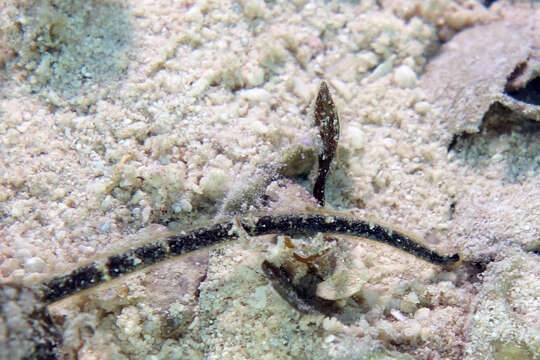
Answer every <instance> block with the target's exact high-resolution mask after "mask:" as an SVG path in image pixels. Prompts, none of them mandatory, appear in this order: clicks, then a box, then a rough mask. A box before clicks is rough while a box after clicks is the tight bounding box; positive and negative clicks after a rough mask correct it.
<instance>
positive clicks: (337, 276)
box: [316, 268, 370, 300]
mask: <svg viewBox="0 0 540 360" xmlns="http://www.w3.org/2000/svg"><path fill="white" fill-rule="evenodd" d="M369 278H370V275H369V271H368V269H366V268H353V269H343V270H338V271H336V272H335V273H334V274H333V275H332V276H330V277H329V278H328V279H326V280H324V281H322V282H321V283H319V284H318V285H317V293H316V294H317V296H318V297H320V298H323V299H326V300H340V299H346V298H348V297H351V296H352V295H354V294H356V293H357V292H358V291H360V290H361V289H362V287H363V286H364V284H365V283H366V282H367V281H368V280H369Z"/></svg>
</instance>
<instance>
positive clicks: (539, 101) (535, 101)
mask: <svg viewBox="0 0 540 360" xmlns="http://www.w3.org/2000/svg"><path fill="white" fill-rule="evenodd" d="M507 94H508V95H510V96H511V97H513V98H514V99H516V100H519V101H523V102H526V103H528V104H532V105H540V77H535V78H534V79H532V80H529V81H528V82H527V85H525V87H523V88H520V89H516V90H512V91H508V92H507Z"/></svg>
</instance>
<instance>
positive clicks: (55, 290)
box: [39, 214, 459, 303]
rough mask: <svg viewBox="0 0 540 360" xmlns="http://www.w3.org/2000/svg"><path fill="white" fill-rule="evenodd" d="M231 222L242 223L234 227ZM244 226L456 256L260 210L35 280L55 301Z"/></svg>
mask: <svg viewBox="0 0 540 360" xmlns="http://www.w3.org/2000/svg"><path fill="white" fill-rule="evenodd" d="M235 224H238V225H239V226H240V227H242V229H238V228H236V226H237V225H235ZM242 230H243V231H245V232H246V233H247V234H249V235H250V236H260V235H267V234H310V233H319V232H320V233H332V234H342V235H350V236H356V237H362V238H367V239H370V240H374V241H378V242H382V243H385V244H387V245H390V246H393V247H395V248H398V249H400V250H403V251H405V252H407V253H409V254H412V255H414V256H416V257H418V258H420V259H423V260H425V261H428V262H430V263H433V264H436V265H449V264H453V263H455V262H457V261H458V260H459V255H458V254H453V255H440V254H438V253H437V252H435V251H433V250H431V249H429V248H427V247H425V246H424V245H422V244H420V243H419V242H417V241H415V240H414V239H413V238H412V237H410V236H408V235H406V234H404V233H402V232H399V231H396V230H393V229H390V228H388V227H385V226H383V225H379V224H376V223H373V222H370V221H365V220H358V219H353V218H349V217H345V216H335V215H322V214H289V215H264V216H258V217H249V218H245V219H240V220H239V221H236V222H233V221H229V222H222V223H218V224H214V225H211V226H208V227H202V228H198V229H196V230H192V231H189V232H181V233H178V234H176V235H173V236H170V237H167V238H164V239H160V240H157V241H153V242H150V243H147V244H144V245H142V246H139V247H136V248H133V249H130V250H127V251H125V252H123V253H120V254H116V255H112V256H109V257H107V258H104V259H100V260H97V261H94V262H92V263H90V264H88V265H85V266H82V267H80V268H78V269H75V270H73V271H72V272H70V273H68V274H66V275H62V276H58V277H55V278H53V279H50V280H47V281H45V282H43V283H42V284H41V285H39V287H40V288H41V291H42V294H43V300H44V302H45V303H53V302H55V301H58V300H61V299H63V298H66V297H68V296H71V295H73V294H75V293H77V292H79V291H82V290H85V289H89V288H92V287H94V286H97V285H99V284H103V283H105V282H107V281H109V280H112V279H115V278H118V277H120V276H123V275H126V274H129V273H132V272H134V271H137V270H140V269H143V268H145V267H147V266H150V265H153V264H156V263H159V262H161V261H164V260H167V259H170V258H173V257H175V256H180V255H183V254H187V253H189V252H192V251H195V250H198V249H202V248H205V247H210V246H213V245H217V244H220V243H223V242H226V241H230V240H234V239H236V238H238V237H239V232H241V231H242Z"/></svg>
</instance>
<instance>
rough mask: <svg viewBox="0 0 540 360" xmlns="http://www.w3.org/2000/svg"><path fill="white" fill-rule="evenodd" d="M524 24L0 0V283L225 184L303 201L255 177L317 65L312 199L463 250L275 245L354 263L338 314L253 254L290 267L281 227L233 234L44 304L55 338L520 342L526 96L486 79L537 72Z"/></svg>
mask: <svg viewBox="0 0 540 360" xmlns="http://www.w3.org/2000/svg"><path fill="white" fill-rule="evenodd" d="M538 24H540V4H537V3H536V4H534V6H531V5H530V4H529V3H527V2H525V3H524V2H519V1H514V4H510V3H508V2H504V1H499V2H496V3H495V4H493V5H492V6H491V7H490V8H486V7H484V6H483V5H482V4H480V3H479V2H475V1H447V0H430V1H417V0H406V1H368V0H366V1H317V0H316V1H307V0H292V1H281V0H278V1H263V0H240V1H237V2H234V1H225V0H224V1H211V0H208V1H194V2H191V1H178V2H170V1H112V0H100V1H98V0H95V1H82V0H81V1H78V0H75V1H60V0H46V1H23V0H21V1H16V0H6V1H3V2H2V4H1V5H0V82H1V88H0V281H2V282H6V281H9V282H17V283H24V284H31V283H34V282H36V281H39V280H40V279H44V278H48V277H50V276H52V275H54V274H59V273H63V272H66V271H69V270H70V269H73V268H74V267H76V266H77V265H78V264H81V263H84V262H86V261H89V260H90V259H92V258H94V257H96V256H102V254H106V253H111V252H115V251H118V250H120V249H124V248H126V247H129V246H130V245H131V244H133V243H135V242H137V241H140V240H148V239H150V238H156V237H159V236H160V235H162V234H164V233H166V232H167V231H169V230H176V229H186V228H194V227H197V226H200V225H206V224H209V223H211V222H213V221H214V220H215V219H216V218H221V217H226V216H228V214H227V212H226V211H225V210H226V208H227V207H226V206H224V203H226V202H227V201H231V199H233V200H238V199H240V200H239V201H240V202H242V205H243V206H242V207H240V208H239V209H240V210H241V211H243V212H247V213H249V212H294V211H305V210H306V209H310V208H313V207H315V206H316V205H315V202H314V201H313V199H311V198H310V196H309V193H308V191H306V189H305V188H304V187H303V186H302V185H304V186H305V185H306V184H307V183H308V182H309V179H312V177H313V176H312V177H311V178H309V177H307V179H306V177H305V176H304V177H301V178H298V179H286V180H284V179H282V180H278V181H273V182H270V183H268V181H266V180H265V179H267V177H265V176H266V174H264V171H265V169H266V168H265V167H264V166H265V165H267V164H270V163H272V162H274V161H278V160H279V159H282V157H283V152H284V151H286V149H288V148H289V149H290V148H291V147H292V148H295V147H298V146H304V147H307V148H309V147H311V146H313V134H314V129H313V126H312V125H313V102H314V98H315V96H316V91H317V89H318V87H319V84H320V81H321V80H326V81H327V82H328V84H329V87H330V92H331V93H332V95H333V98H334V101H335V102H336V104H337V106H338V111H339V114H340V121H341V137H340V143H339V149H338V160H337V162H336V166H335V169H334V172H333V174H332V176H331V178H330V180H329V185H328V186H329V188H328V189H327V192H328V193H327V202H328V205H327V206H328V208H330V209H337V210H341V211H348V212H349V214H351V215H353V216H357V217H361V218H363V217H370V218H373V219H377V220H378V221H380V222H382V223H387V224H391V225H392V226H395V227H398V228H403V229H407V230H408V231H409V232H412V233H414V234H416V235H417V236H419V237H421V238H423V239H425V241H426V243H427V244H428V245H429V246H430V247H433V248H435V249H437V250H438V251H440V252H441V253H453V252H458V253H459V254H460V255H461V257H462V258H463V259H464V261H463V263H462V264H461V265H460V266H459V267H457V268H455V269H441V268H439V267H437V266H434V265H430V264H427V263H425V262H422V261H421V260H418V259H415V258H414V257H412V256H410V255H406V254H403V253H401V252H399V251H395V250H392V249H389V248H388V247H385V246H382V245H379V244H374V243H369V242H367V241H358V240H355V239H350V238H345V237H343V238H338V239H337V240H335V241H330V242H327V241H325V240H322V239H315V240H313V241H311V242H309V241H308V240H309V239H294V244H295V246H296V247H297V248H298V249H301V251H303V254H304V255H305V256H309V255H313V254H318V253H321V252H324V251H325V250H324V249H325V248H329V249H330V250H328V251H329V253H328V255H325V256H328V258H331V259H333V260H332V261H328V263H324V261H322V260H321V261H322V263H321V264H319V265H320V268H321V269H322V270H321V271H323V272H324V271H326V272H327V273H325V274H324V275H325V277H329V276H331V275H332V274H334V275H335V276H341V277H340V278H344V279H348V278H352V276H348V275H347V274H354V276H355V277H357V278H360V279H361V282H357V283H355V284H353V283H349V282H347V281H345V285H343V286H344V287H345V289H341V290H343V291H345V292H347V291H348V290H350V291H351V292H352V291H353V290H354V295H352V296H351V297H347V298H346V299H344V300H340V301H339V306H341V307H342V311H341V313H336V314H335V315H334V316H331V315H330V316H324V315H319V314H302V313H300V312H298V311H297V310H296V309H294V308H293V307H291V305H290V304H289V303H288V302H287V301H285V300H284V299H283V298H282V297H280V295H279V294H278V293H277V292H276V291H275V290H274V289H273V287H272V286H271V284H270V281H269V279H267V278H266V277H265V276H264V273H263V271H262V270H261V263H262V262H263V260H265V259H269V260H271V261H274V262H284V263H288V264H292V265H291V266H293V267H295V269H296V271H297V272H298V274H297V276H300V275H302V274H305V273H306V271H307V267H306V266H305V265H303V264H301V263H299V262H298V261H297V262H294V256H293V254H292V251H291V250H290V249H288V248H287V240H286V239H284V238H283V237H277V238H276V237H260V238H256V239H244V240H241V241H238V242H235V243H231V244H228V245H225V246H223V247H220V248H218V249H212V250H209V251H200V252H197V253H195V254H191V255H187V256H183V257H182V258H179V259H175V260H173V261H169V262H167V263H165V264H161V265H159V266H155V267H152V268H151V269H148V270H146V271H143V272H140V273H136V274H133V275H131V276H128V277H126V278H123V279H120V280H117V281H115V282H114V283H112V284H110V285H109V286H103V287H101V288H99V289H97V290H95V291H91V292H87V293H85V294H81V295H80V296H75V297H73V298H70V299H68V300H65V301H63V302H60V303H58V304H55V305H53V306H51V307H50V310H51V312H52V314H53V317H54V319H55V321H56V323H57V324H58V325H59V326H60V328H61V329H62V331H63V335H64V346H63V347H62V348H61V349H60V350H61V351H62V353H63V354H64V355H65V356H66V357H67V358H70V357H71V358H78V359H186V358H189V359H391V358H394V359H462V358H468V359H506V358H520V359H538V358H540V327H539V325H538V324H540V258H539V257H538V252H539V251H540V141H539V140H538V138H539V136H538V134H540V126H539V122H538V121H539V120H540V115H539V114H540V110H539V107H540V106H539V105H538V103H536V105H533V104H526V103H524V102H522V101H519V100H515V99H514V98H511V97H509V96H508V95H505V94H504V91H505V86H507V83H508V79H509V78H511V77H512V76H511V74H512V73H513V72H514V71H515V69H516V68H517V69H519V64H520V63H526V64H527V66H526V67H525V69H522V71H518V73H519V74H517V73H516V74H515V75H516V77H517V80H516V81H522V80H523V79H525V80H523V81H525V82H526V81H528V80H529V79H530V78H533V77H534V76H538V74H539V73H540V55H539V54H540V28H539V27H540V25H538ZM535 74H536V75H535ZM537 91H538V90H537ZM486 114H488V115H489V116H486ZM484 120H485V121H484ZM306 164H307V166H308V167H309V166H312V165H311V162H309V161H306V163H305V164H303V165H306ZM261 184H262V185H261ZM261 187H262V188H261ZM255 190H257V191H255ZM261 192H263V193H264V196H262V195H263V194H261ZM224 209H225V210H224ZM240 210H239V211H240ZM354 286H356V287H357V288H356V287H355V288H353V287H354ZM351 289H352V290H351ZM321 291H322V290H321ZM0 330H2V329H1V328H0ZM1 334H2V332H1V331H0V336H1Z"/></svg>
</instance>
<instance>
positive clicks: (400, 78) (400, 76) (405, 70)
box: [394, 65, 418, 88]
mask: <svg viewBox="0 0 540 360" xmlns="http://www.w3.org/2000/svg"><path fill="white" fill-rule="evenodd" d="M417 80H418V79H417V78H416V73H415V72H414V71H413V70H412V69H411V68H410V67H408V66H407V65H401V66H400V67H398V68H397V69H396V71H395V72H394V81H395V82H396V84H398V85H399V86H400V87H402V88H408V87H413V86H414V85H416V82H417Z"/></svg>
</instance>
